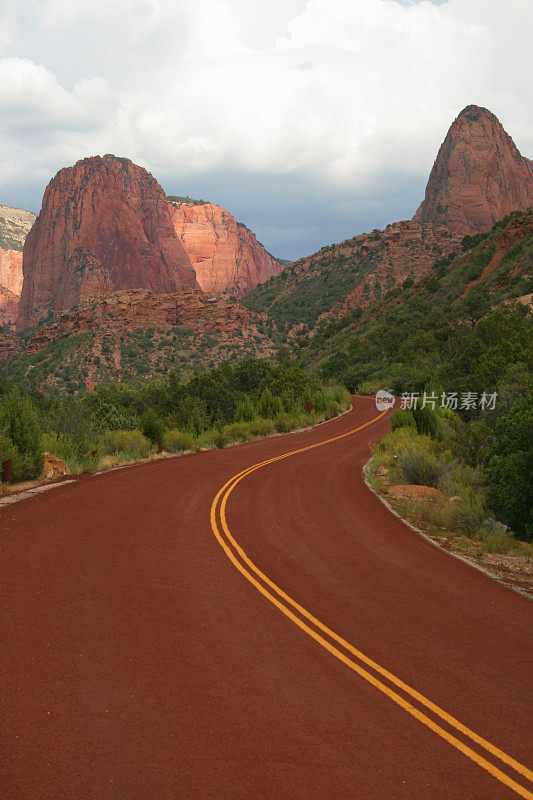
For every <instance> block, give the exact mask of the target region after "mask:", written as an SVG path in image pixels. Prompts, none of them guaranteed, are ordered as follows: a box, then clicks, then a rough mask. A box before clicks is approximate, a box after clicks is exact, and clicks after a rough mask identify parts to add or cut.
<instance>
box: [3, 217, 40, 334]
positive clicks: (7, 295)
mask: <svg viewBox="0 0 533 800" xmlns="http://www.w3.org/2000/svg"><path fill="white" fill-rule="evenodd" d="M34 222H35V214H32V213H31V212H30V211H24V210H23V209H21V208H10V207H9V206H0V325H10V324H12V323H14V322H15V320H16V318H17V313H18V302H19V297H20V292H21V289H22V248H23V247H24V242H25V240H26V236H27V235H28V231H29V230H30V228H31V226H32V225H33V223H34Z"/></svg>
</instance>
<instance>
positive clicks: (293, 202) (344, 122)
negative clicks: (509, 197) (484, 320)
mask: <svg viewBox="0 0 533 800" xmlns="http://www.w3.org/2000/svg"><path fill="white" fill-rule="evenodd" d="M532 30H533V2H531V0H505V2H503V0H434V1H433V2H429V0H421V1H420V2H417V1H416V0H412V1H409V0H403V1H402V0H268V2H266V0H91V2H90V3H88V2H87V0H0V203H3V204H6V205H14V206H21V207H23V208H28V209H30V210H33V211H38V210H39V208H40V203H41V197H42V193H43V190H44V187H45V186H46V184H47V183H48V181H49V180H50V178H51V177H52V176H53V175H54V174H55V172H56V171H57V170H58V169H60V168H61V167H63V166H67V165H70V164H73V163H74V162H75V161H76V160H77V159H79V158H82V157H84V156H89V155H94V154H96V153H100V154H104V153H108V152H111V153H115V154H116V155H121V156H127V157H129V158H131V159H132V160H133V161H135V162H136V163H138V164H141V165H143V166H145V167H147V168H148V169H149V170H150V171H151V172H152V173H153V174H154V175H155V177H156V178H157V179H158V180H159V182H160V183H161V184H162V186H163V187H164V189H165V190H166V191H167V193H168V194H188V195H190V196H192V197H200V198H203V199H209V200H211V201H213V202H216V203H219V204H220V205H223V206H225V207H226V208H228V209H229V210H230V211H231V212H232V213H233V214H235V216H236V217H237V218H238V219H240V220H242V221H243V222H245V223H246V224H247V225H249V226H250V227H252V228H253V229H254V230H255V232H256V233H257V236H258V238H259V239H260V240H261V241H262V242H263V243H264V244H265V246H266V247H267V248H268V249H269V250H270V251H271V252H273V253H275V254H276V255H278V256H281V257H284V258H296V257H298V256H300V255H304V254H306V253H310V252H314V251H315V250H317V249H318V248H319V247H321V246H322V245H323V244H329V243H331V242H334V241H340V240H342V239H344V238H347V237H348V236H353V235H355V234H356V233H360V232H362V231H367V230H371V229H372V228H376V227H383V226H384V225H386V224H387V223H388V222H392V221H394V220H396V219H403V218H408V217H410V216H412V214H413V212H414V211H415V209H416V207H417V205H418V203H419V202H420V200H421V199H422V197H423V193H424V186H425V182H426V179H427V175H428V173H429V170H430V169H431V165H432V163H433V160H434V158H435V155H436V152H437V150H438V147H439V145H440V143H441V141H442V139H443V138H444V135H445V133H446V130H447V129H448V127H449V125H450V124H451V122H452V120H453V119H454V117H455V116H456V115H457V114H458V112H459V111H460V110H461V109H462V108H463V107H464V106H465V105H467V104H469V103H476V104H478V105H483V106H487V107H488V108H490V109H491V110H492V111H493V112H494V113H495V114H496V115H497V116H498V117H499V119H500V120H501V122H502V123H503V125H504V127H505V128H506V129H507V131H508V132H509V133H510V134H511V135H512V136H513V138H514V140H515V142H516V144H517V145H518V147H519V149H520V150H521V152H522V153H523V154H524V155H527V156H529V157H533V89H532V82H531V73H532V67H533V63H532V56H531V31H532Z"/></svg>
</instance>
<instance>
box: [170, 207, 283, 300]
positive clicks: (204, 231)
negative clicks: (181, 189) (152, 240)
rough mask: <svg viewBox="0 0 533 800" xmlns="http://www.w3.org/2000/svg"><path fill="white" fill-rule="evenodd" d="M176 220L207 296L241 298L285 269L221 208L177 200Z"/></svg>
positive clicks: (252, 235) (176, 228)
mask: <svg viewBox="0 0 533 800" xmlns="http://www.w3.org/2000/svg"><path fill="white" fill-rule="evenodd" d="M172 219H173V222H174V228H175V230H176V233H177V235H178V237H179V238H180V240H181V242H182V243H183V246H184V247H185V250H186V251H187V253H188V255H189V258H190V259H191V262H192V265H193V267H194V270H195V272H196V278H197V280H198V283H199V285H200V288H201V289H203V290H204V291H206V292H210V291H217V292H228V293H229V294H233V295H235V296H237V297H241V296H242V295H243V294H245V293H246V292H247V291H249V290H250V289H253V288H254V287H255V286H257V285H258V284H259V283H263V282H264V281H266V280H268V279H269V278H271V277H272V275H278V274H279V273H280V272H281V271H282V269H283V265H282V264H280V263H279V262H278V261H276V260H275V259H274V258H273V257H272V256H271V255H269V254H268V253H267V252H266V250H265V249H264V247H263V246H262V245H261V244H260V242H258V241H257V239H256V238H255V235H254V234H253V233H252V231H251V230H249V229H248V228H247V227H246V226H245V225H243V224H242V223H239V222H237V221H236V220H235V217H233V216H232V215H231V214H230V213H229V211H226V209H225V208H221V206H217V205H214V204H213V203H205V202H203V201H190V200H189V198H187V199H186V200H185V201H183V202H180V201H175V200H173V201H172Z"/></svg>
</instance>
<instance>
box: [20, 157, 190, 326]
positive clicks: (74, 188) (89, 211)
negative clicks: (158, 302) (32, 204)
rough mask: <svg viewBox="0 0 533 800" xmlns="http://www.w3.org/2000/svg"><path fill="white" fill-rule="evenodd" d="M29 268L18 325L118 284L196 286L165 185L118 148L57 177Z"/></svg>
mask: <svg viewBox="0 0 533 800" xmlns="http://www.w3.org/2000/svg"><path fill="white" fill-rule="evenodd" d="M23 271H24V283H23V287H22V294H21V299H20V306H19V316H18V320H17V327H18V329H23V328H25V327H27V326H29V325H33V324H35V323H36V322H37V321H38V320H39V319H41V318H42V317H44V316H46V315H47V314H55V313H57V312H59V311H62V310H64V309H67V308H69V307H70V306H72V305H74V304H76V303H79V302H83V301H85V300H87V299H88V298H89V297H99V296H102V295H104V294H107V293H108V292H109V291H110V290H113V289H138V288H143V289H148V290H150V291H152V292H157V293H165V292H176V291H180V290H182V289H186V288H193V287H196V286H197V282H196V275H195V273H194V270H193V268H192V265H191V262H190V259H189V257H188V255H187V253H186V252H185V249H184V247H183V245H182V243H181V241H180V240H179V238H178V237H177V236H176V233H175V230H174V226H173V223H172V218H171V213H170V207H169V204H168V201H167V199H166V196H165V193H164V192H163V190H162V188H161V187H160V185H159V184H158V183H157V181H156V180H155V178H153V177H152V175H150V173H148V172H147V171H146V170H145V169H142V167H138V166H136V165H135V164H133V163H132V162H131V161H129V160H128V159H125V158H117V157H116V156H112V155H106V156H103V157H100V156H94V157H93V158H86V159H83V160H82V161H78V163H77V164H75V166H73V167H68V168H66V169H62V170H60V172H58V173H57V175H56V176H55V177H54V178H53V179H52V181H51V182H50V183H49V185H48V187H47V189H46V191H45V194H44V198H43V205H42V209H41V213H40V214H39V216H38V218H37V220H36V222H35V224H34V226H33V228H32V229H31V231H30V233H29V235H28V237H27V239H26V242H25V245H24V260H23Z"/></svg>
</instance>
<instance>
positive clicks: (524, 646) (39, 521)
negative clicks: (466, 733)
mask: <svg viewBox="0 0 533 800" xmlns="http://www.w3.org/2000/svg"><path fill="white" fill-rule="evenodd" d="M375 415H376V411H375V408H374V406H373V401H371V400H370V399H365V398H357V399H356V400H355V408H354V411H353V412H351V413H349V414H346V415H344V416H343V417H340V418H339V419H337V420H335V421H332V422H331V423H328V424H327V425H324V426H320V427H318V428H316V429H314V430H311V431H306V432H303V433H299V434H295V435H289V436H285V437H277V438H273V439H268V440H265V441H262V442H255V443H248V444H245V445H243V446H241V447H234V448H231V449H228V450H221V451H211V452H207V453H199V454H191V455H188V456H185V457H181V458H177V459H175V460H174V459H168V460H164V461H155V462H152V463H149V464H144V465H141V466H137V467H132V468H127V469H123V470H117V471H115V472H112V473H108V474H100V475H96V476H87V477H84V478H83V479H81V480H79V481H76V482H75V483H71V484H68V485H67V486H65V487H62V488H61V489H58V490H57V491H56V492H50V493H45V494H43V495H38V496H35V497H33V498H31V499H29V500H26V501H23V502H21V503H19V504H15V505H12V506H8V507H6V508H5V509H3V510H2V511H0V531H1V533H0V551H1V552H0V580H1V584H2V588H3V592H2V602H1V615H2V620H3V623H2V628H3V639H4V646H3V648H2V649H1V651H0V676H1V678H0V683H1V686H0V697H1V698H2V700H1V705H0V708H1V719H2V726H1V729H0V730H1V744H2V752H3V759H2V765H1V766H0V785H1V786H3V789H2V790H1V792H0V794H1V797H2V798H6V800H7V798H9V799H10V800H56V798H57V799H58V800H59V799H61V800H63V798H65V800H82V798H83V800H93V799H94V800H107V799H108V798H109V800H115V799H116V800H147V799H148V798H150V800H178V799H181V798H191V799H192V798H194V799H195V800H196V799H198V800H209V799H210V798H213V800H215V798H216V800H226V799H227V800H323V799H324V800H325V799H326V798H328V800H329V798H333V797H334V798H336V799H337V798H342V799H343V800H344V798H346V800H348V798H349V800H359V799H360V800H380V799H381V798H383V800H385V799H386V800H392V798H394V800H416V799H419V800H429V798H431V800H453V799H454V798H457V800H459V798H460V800H465V798H468V800H492V799H494V800H505V798H507V797H509V798H512V797H516V796H517V795H516V794H515V793H514V792H513V791H512V790H510V789H509V788H507V787H506V786H504V785H503V784H502V783H500V782H499V781H497V780H496V779H495V778H493V777H492V776H491V775H489V774H488V773H487V772H485V771H484V770H483V769H481V768H480V767H479V766H477V765H476V764H474V763H473V762H471V761H470V760H469V759H467V758H466V757H465V756H464V755H462V754H461V753H459V752H458V751H457V750H455V749H454V748H452V747H451V746H450V745H449V744H447V743H446V742H445V741H443V740H442V739H440V738H439V737H437V736H436V735H435V734H434V733H432V732H431V731H430V730H428V728H426V727H424V726H423V725H421V724H420V723H419V722H417V721H415V720H414V719H413V718H412V717H410V716H409V715H408V714H407V713H406V712H405V711H403V710H402V709H400V708H398V706H396V705H394V704H393V703H392V702H391V701H390V700H389V699H388V698H387V697H385V696H384V695H383V694H381V693H380V692H378V691H377V690H376V689H375V688H373V687H372V686H371V685H370V684H369V683H367V682H366V681H364V680H362V679H361V678H359V677H358V676H357V675H355V674H354V673H353V672H352V671H350V670H349V669H348V668H347V667H346V666H345V665H344V664H342V663H341V662H339V661H338V660H337V659H335V658H334V657H333V656H332V655H331V654H330V653H328V652H327V651H326V650H325V649H323V648H322V647H320V646H319V645H318V644H317V643H316V642H315V641H313V639H311V638H310V637H309V636H307V635H306V634H304V633H303V632H302V631H300V630H299V629H298V628H296V627H295V626H294V625H293V624H291V623H290V622H289V621H288V620H287V619H286V618H285V617H284V616H283V615H282V614H281V613H280V612H279V611H278V610H277V609H276V608H275V607H274V606H272V605H271V604H270V603H268V602H267V601H266V600H265V599H264V598H263V597H262V596H261V595H260V594H259V593H258V592H257V591H256V590H255V589H254V588H253V587H252V586H251V585H250V584H249V583H248V582H247V581H245V580H244V578H243V577H242V576H241V574H240V573H239V572H238V571H237V570H236V569H235V568H234V567H233V566H232V564H231V563H230V561H229V560H228V559H227V558H226V556H225V555H224V553H223V551H222V549H221V548H220V546H219V544H218V543H217V541H216V540H215V538H214V536H213V533H212V530H211V526H210V521H209V509H210V505H211V501H212V499H213V497H214V495H215V494H216V492H217V491H218V489H219V488H220V487H221V486H222V484H224V483H225V482H226V480H228V479H229V478H230V477H231V476H232V475H234V474H235V473H237V472H239V471H240V470H241V469H244V468H245V467H247V466H249V465H251V464H254V463H256V462H258V461H260V460H263V459H265V458H270V457H272V456H275V455H278V454H280V453H283V452H285V451H288V450H292V449H294V448H295V447H301V446H305V445H306V444H308V443H312V442H318V441H321V440H323V439H325V438H328V437H330V436H332V435H336V434H338V433H342V432H344V431H348V430H350V429H352V428H354V427H356V426H357V425H359V424H361V423H362V422H364V421H366V420H368V419H371V418H373V417H374V416H375ZM388 428H389V421H388V419H387V418H385V419H383V420H380V421H379V422H377V423H376V424H374V425H371V426H370V427H368V428H366V429H364V430H362V431H360V432H359V433H356V434H354V435H353V436H350V437H347V438H344V439H341V440H339V441H337V442H335V443H331V444H328V445H325V446H323V447H320V448H317V449H315V450H311V451H309V452H307V453H302V454H299V455H296V456H293V457H291V458H288V459H286V460H283V461H280V462H276V463H274V464H271V465H269V466H267V467H265V468H263V469H260V470H258V471H256V472H254V473H252V474H251V475H250V476H248V477H247V478H246V479H245V480H243V481H242V482H241V483H240V484H239V485H238V487H237V488H236V489H235V491H234V492H233V494H232V495H231V497H230V499H229V502H228V508H227V515H228V522H229V526H230V529H231V531H232V534H233V535H234V536H235V538H236V539H237V541H238V542H239V544H240V545H242V547H244V549H245V550H246V551H247V553H248V555H249V557H250V558H251V559H252V560H253V561H254V562H255V563H256V564H258V566H259V567H260V568H261V569H262V570H264V572H265V573H266V574H267V575H268V576H269V577H270V578H272V579H273V580H274V581H275V582H276V583H277V584H278V585H279V586H281V587H282V588H283V589H285V591H287V592H288V594H290V595H291V596H292V597H294V598H295V599H297V600H298V601H299V602H300V603H302V604H303V605H304V606H305V607H306V608H307V609H309V611H311V613H313V614H315V616H317V617H318V618H319V619H320V620H322V621H323V622H324V623H325V624H327V625H329V626H330V627H331V628H333V630H335V631H336V632H337V633H338V634H340V635H341V636H343V637H345V638H346V639H347V640H348V641H349V642H351V644H353V645H354V646H355V647H358V648H359V649H360V650H362V651H363V653H366V655H368V656H369V657H371V658H373V659H375V660H376V661H377V662H378V663H379V664H381V665H382V666H384V667H386V668H388V669H389V670H391V672H393V673H394V674H395V675H397V676H399V677H400V678H402V679H403V680H405V681H406V682H407V683H409V684H411V685H412V686H414V687H415V688H416V689H418V690H419V691H421V692H422V693H423V694H425V695H426V697H429V698H430V699H431V700H433V701H434V702H436V703H438V704H439V705H440V706H441V707H443V708H444V709H446V710H447V711H448V712H450V713H451V714H453V715H454V716H456V717H457V718H459V719H460V720H461V722H463V723H464V724H466V725H468V726H469V727H470V728H472V729H473V730H474V731H476V733H478V734H480V735H481V736H484V737H485V738H487V739H488V740H489V741H491V742H492V743H493V744H494V745H496V746H499V747H501V748H502V749H503V750H504V751H505V752H507V753H509V754H510V755H512V756H513V757H514V758H516V759H518V760H519V761H521V762H522V763H526V764H527V761H528V752H527V751H528V738H527V730H528V723H529V725H530V724H531V720H530V717H528V714H529V710H530V709H531V708H532V707H533V703H532V702H531V681H530V680H528V670H529V668H530V665H531V661H532V658H533V652H532V646H531V637H530V630H531V618H532V605H531V603H530V601H528V600H527V599H526V598H524V597H523V596H521V595H518V594H516V593H514V592H512V591H510V590H508V589H506V588H505V587H503V586H501V585H500V584H498V583H496V582H494V581H492V580H491V579H490V578H488V577H487V576H485V575H483V574H482V573H480V572H478V571H476V570H474V569H471V568H470V567H469V566H468V565H466V564H464V563H463V562H461V561H458V560H457V559H454V558H452V557H450V556H449V555H448V554H447V553H445V552H442V551H440V550H438V549H436V548H435V547H433V546H432V545H431V544H430V543H428V542H427V541H425V540H424V539H423V538H421V537H419V536H417V535H416V534H415V533H413V531H411V530H410V529H409V528H407V527H406V526H405V525H404V524H403V523H402V522H401V521H400V520H399V519H397V518H396V517H394V516H393V515H391V514H390V513H389V512H388V511H387V509H386V508H385V507H384V506H383V504H382V503H381V502H380V500H379V499H378V498H377V497H375V496H374V495H373V494H372V493H371V492H370V490H369V489H368V488H367V487H366V486H365V484H364V481H363V479H362V476H361V466H362V464H363V463H364V462H365V461H366V459H367V458H368V453H369V444H370V442H372V441H376V440H377V439H379V438H381V436H383V434H384V433H385V432H386V431H387V430H388ZM473 749H475V750H478V751H479V748H478V747H477V746H476V745H473ZM492 760H493V761H494V759H492ZM496 763H497V762H496ZM498 766H501V765H500V764H498ZM504 771H506V772H508V773H509V774H512V776H513V777H514V778H515V779H516V778H517V775H515V774H513V773H512V770H511V769H510V768H508V767H506V768H505V770H504ZM519 782H522V783H523V782H524V779H520V781H519Z"/></svg>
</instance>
